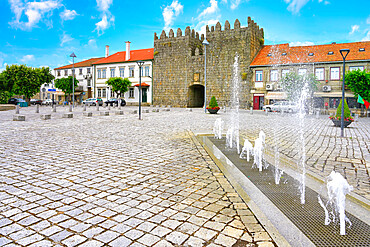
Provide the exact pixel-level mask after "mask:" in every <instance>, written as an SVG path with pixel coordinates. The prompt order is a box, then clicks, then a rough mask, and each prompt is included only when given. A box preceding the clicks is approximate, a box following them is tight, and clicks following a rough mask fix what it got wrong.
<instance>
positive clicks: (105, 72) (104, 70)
mask: <svg viewBox="0 0 370 247" xmlns="http://www.w3.org/2000/svg"><path fill="white" fill-rule="evenodd" d="M102 78H107V70H106V69H102Z"/></svg>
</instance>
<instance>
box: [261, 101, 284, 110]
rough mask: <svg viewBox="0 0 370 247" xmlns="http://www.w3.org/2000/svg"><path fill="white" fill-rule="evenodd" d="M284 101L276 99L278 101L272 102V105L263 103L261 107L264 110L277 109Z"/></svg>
mask: <svg viewBox="0 0 370 247" xmlns="http://www.w3.org/2000/svg"><path fill="white" fill-rule="evenodd" d="M283 102H284V101H278V102H275V103H274V104H272V105H264V106H263V107H262V109H263V110H264V111H274V109H277V108H279V107H280V105H281V104H282V103H283Z"/></svg>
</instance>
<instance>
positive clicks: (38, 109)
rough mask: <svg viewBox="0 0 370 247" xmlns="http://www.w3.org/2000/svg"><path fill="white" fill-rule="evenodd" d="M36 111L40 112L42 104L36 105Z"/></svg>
mask: <svg viewBox="0 0 370 247" xmlns="http://www.w3.org/2000/svg"><path fill="white" fill-rule="evenodd" d="M36 113H40V105H36Z"/></svg>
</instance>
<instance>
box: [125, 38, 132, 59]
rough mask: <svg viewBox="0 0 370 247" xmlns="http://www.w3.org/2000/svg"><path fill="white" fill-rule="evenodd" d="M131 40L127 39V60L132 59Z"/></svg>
mask: <svg viewBox="0 0 370 247" xmlns="http://www.w3.org/2000/svg"><path fill="white" fill-rule="evenodd" d="M130 43H131V42H130V41H126V60H130Z"/></svg>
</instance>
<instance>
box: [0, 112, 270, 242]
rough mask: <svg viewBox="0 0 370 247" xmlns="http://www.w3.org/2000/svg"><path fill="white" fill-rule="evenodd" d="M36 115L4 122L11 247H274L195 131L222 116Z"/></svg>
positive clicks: (2, 157)
mask: <svg viewBox="0 0 370 247" xmlns="http://www.w3.org/2000/svg"><path fill="white" fill-rule="evenodd" d="M34 109H35V108H34V107H30V108H28V109H23V108H22V109H21V114H25V115H26V121H25V122H16V121H11V119H12V115H13V112H14V111H12V112H0V119H1V120H0V174H1V176H0V199H1V202H0V245H1V246H84V247H86V246H120V247H121V246H274V243H273V242H272V240H271V238H270V236H269V234H268V233H267V232H266V231H265V230H264V229H263V227H262V226H261V225H260V224H259V223H258V221H257V219H256V218H255V217H254V215H253V214H252V212H251V211H250V210H249V209H248V207H247V206H246V204H245V203H244V202H243V201H242V200H241V199H240V197H239V196H238V194H237V193H235V190H234V189H233V187H232V186H231V185H230V184H229V182H228V181H227V180H226V178H225V177H224V176H223V174H222V173H220V171H219V170H218V168H217V167H216V166H215V164H214V163H213V161H212V160H211V159H210V158H209V156H208V155H207V154H206V153H205V151H204V150H202V149H200V146H199V144H198V143H196V142H194V141H193V139H192V138H191V135H190V134H189V132H188V131H187V130H188V129H192V128H195V127H197V128H198V127H202V126H205V124H206V123H208V126H206V127H207V128H209V127H210V126H212V124H213V119H214V118H213V116H211V117H209V115H207V116H206V118H204V114H202V113H201V112H200V111H197V112H186V111H185V109H171V111H170V112H165V111H163V112H159V113H153V112H151V113H145V114H143V118H144V120H142V121H139V120H138V119H137V115H136V114H135V115H133V114H129V113H128V112H129V109H130V108H125V109H124V110H125V115H123V116H118V115H110V116H98V115H97V114H96V112H94V114H95V116H93V117H90V118H89V117H84V116H82V112H81V108H80V109H79V111H80V112H75V113H74V114H75V115H74V118H72V119H63V118H61V114H62V113H61V112H65V111H66V109H65V108H64V109H63V108H62V107H60V108H58V110H57V113H56V114H54V115H53V116H52V119H51V120H41V119H40V117H39V116H38V115H37V114H35V113H34ZM91 110H93V109H91ZM48 111H50V108H45V107H43V108H42V109H41V112H42V113H43V112H44V113H45V112H48Z"/></svg>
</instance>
